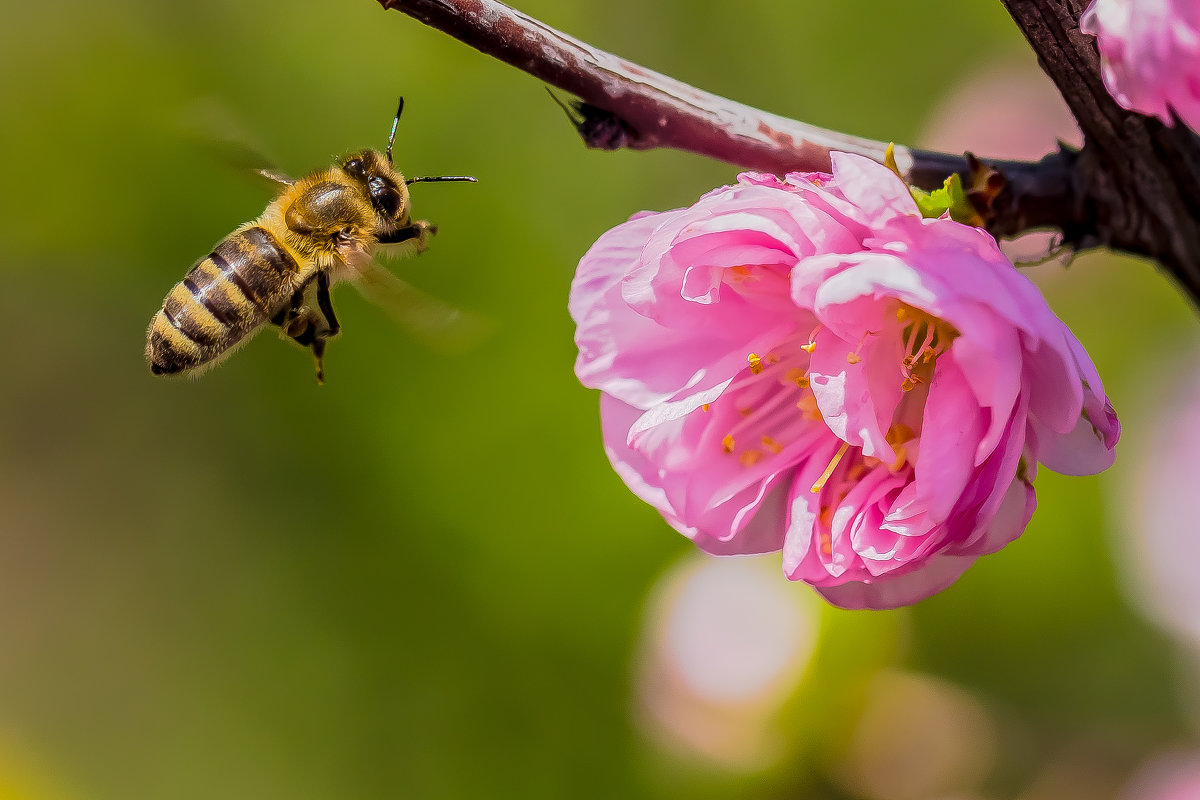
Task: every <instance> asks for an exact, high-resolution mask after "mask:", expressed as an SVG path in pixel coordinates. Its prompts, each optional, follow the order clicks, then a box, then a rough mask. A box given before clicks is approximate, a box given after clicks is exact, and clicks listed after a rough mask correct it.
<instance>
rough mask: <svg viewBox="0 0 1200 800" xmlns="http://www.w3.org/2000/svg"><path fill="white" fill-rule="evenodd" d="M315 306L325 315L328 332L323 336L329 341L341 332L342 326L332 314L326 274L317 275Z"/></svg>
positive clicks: (319, 273)
mask: <svg viewBox="0 0 1200 800" xmlns="http://www.w3.org/2000/svg"><path fill="white" fill-rule="evenodd" d="M317 306H318V307H319V308H320V309H321V313H322V314H324V315H325V322H326V323H327V324H328V325H329V331H328V332H327V333H326V334H325V336H326V338H330V339H331V338H333V337H334V336H337V335H338V333H339V332H340V331H341V330H342V326H341V324H340V323H339V322H338V318H337V314H334V313H333V298H332V297H330V296H329V273H328V272H318V273H317Z"/></svg>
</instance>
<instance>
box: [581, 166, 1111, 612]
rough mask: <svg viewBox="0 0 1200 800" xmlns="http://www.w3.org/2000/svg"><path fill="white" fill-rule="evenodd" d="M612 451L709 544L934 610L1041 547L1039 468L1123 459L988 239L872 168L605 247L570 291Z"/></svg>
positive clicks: (1076, 354) (771, 181) (768, 188)
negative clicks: (958, 587) (995, 563)
mask: <svg viewBox="0 0 1200 800" xmlns="http://www.w3.org/2000/svg"><path fill="white" fill-rule="evenodd" d="M570 309H571V314H572V316H573V317H574V319H575V321H576V323H577V325H578V329H577V332H576V337H575V339H576V343H577V344H578V345H579V350H580V353H579V359H578V361H577V363H576V373H577V374H578V376H579V378H580V380H581V381H582V382H583V383H584V384H585V385H587V386H591V387H594V388H598V389H600V390H601V391H602V392H603V396H602V397H601V419H602V425H603V431H604V441H605V446H606V450H607V452H608V455H609V458H610V460H611V461H612V463H613V466H614V467H615V468H616V470H617V472H618V473H619V474H620V476H621V477H622V478H623V479H624V480H625V482H626V483H627V484H628V485H629V487H630V488H631V489H632V490H633V491H634V493H636V494H637V495H638V496H639V497H641V498H642V499H643V500H645V501H647V502H649V503H650V504H652V505H653V506H654V507H655V508H657V509H658V510H659V512H660V513H662V515H663V516H664V517H665V518H666V519H667V521H668V522H669V523H670V524H671V525H672V526H674V527H675V528H676V529H677V530H679V531H680V532H682V533H683V534H685V535H687V536H688V537H690V538H691V539H692V540H693V541H694V542H695V543H696V544H697V545H698V546H699V547H701V548H702V549H704V550H706V551H708V552H710V553H715V554H719V555H728V554H736V553H762V552H768V551H773V550H782V551H783V566H784V571H785V573H786V574H787V577H788V578H790V579H792V580H802V581H805V582H807V583H809V584H812V585H813V586H815V587H816V588H817V589H818V590H819V591H820V592H821V593H822V594H823V595H825V597H826V598H828V599H829V600H831V601H832V602H834V603H836V604H838V605H843V606H848V607H855V608H864V607H867V608H886V607H894V606H898V605H904V604H908V603H913V602H916V601H917V600H920V599H922V598H924V597H927V596H928V595H930V594H933V593H935V592H937V591H940V590H941V589H944V588H945V587H946V586H948V585H950V584H951V583H952V582H953V581H954V580H956V579H957V578H958V576H959V575H960V574H962V572H963V570H965V569H966V568H967V567H968V566H969V565H970V564H971V563H972V562H973V561H974V560H975V559H976V558H977V557H979V556H980V555H983V554H985V553H991V552H994V551H996V550H999V549H1000V548H1001V547H1003V546H1004V545H1005V544H1007V543H1008V542H1010V541H1012V540H1013V539H1015V538H1016V537H1017V536H1019V535H1020V534H1021V532H1022V530H1023V529H1024V527H1025V525H1026V523H1027V522H1028V521H1029V517H1030V515H1031V514H1032V512H1033V507H1034V492H1033V487H1032V481H1033V479H1034V475H1035V470H1036V463H1037V462H1038V461H1041V462H1042V463H1043V464H1045V465H1046V466H1048V467H1050V468H1051V469H1054V470H1057V471H1059V472H1066V473H1070V474H1082V473H1090V472H1096V471H1099V470H1102V469H1104V468H1106V467H1107V466H1108V465H1109V464H1111V463H1112V460H1113V448H1114V446H1115V444H1116V440H1117V435H1118V425H1117V421H1116V417H1115V415H1114V414H1113V411H1112V408H1111V406H1109V404H1108V402H1107V400H1106V399H1105V396H1104V391H1103V387H1102V386H1101V383H1100V379H1099V377H1098V376H1097V374H1096V371H1095V368H1094V367H1093V366H1092V363H1091V361H1090V360H1089V359H1088V357H1087V354H1086V353H1085V352H1084V350H1083V347H1082V346H1081V345H1080V344H1079V342H1078V341H1076V340H1075V338H1074V337H1073V336H1072V335H1071V333H1070V332H1069V331H1068V330H1067V328H1066V326H1065V325H1064V324H1063V323H1062V322H1061V321H1060V320H1059V319H1058V318H1057V317H1055V316H1054V315H1053V313H1052V312H1051V311H1050V310H1049V308H1048V307H1047V306H1046V304H1045V301H1044V300H1043V299H1042V297H1041V295H1040V294H1039V293H1038V291H1037V289H1036V288H1035V287H1034V286H1033V285H1032V284H1031V283H1029V281H1028V280H1026V279H1025V278H1024V277H1023V276H1022V275H1021V274H1020V273H1018V272H1017V271H1016V269H1014V268H1013V266H1012V264H1011V263H1010V262H1009V261H1008V260H1007V259H1005V258H1004V256H1003V255H1002V254H1001V253H1000V251H999V250H998V249H997V246H996V242H995V240H994V239H992V238H991V237H990V236H989V235H988V234H986V233H985V232H983V231H981V230H978V229H975V228H971V227H968V226H965V225H960V224H959V223H956V222H953V221H951V220H949V219H932V220H926V219H922V218H921V217H920V215H919V213H918V211H917V207H916V204H915V203H914V201H913V199H912V197H911V195H910V194H909V191H908V188H907V187H906V186H905V185H904V183H903V182H902V181H900V179H899V178H897V177H896V176H895V175H894V174H893V173H892V172H890V171H889V170H887V169H886V168H884V167H882V166H880V165H878V164H875V163H874V162H872V161H869V160H867V159H865V158H861V157H858V156H852V155H846V154H834V157H833V174H832V175H828V174H823V173H815V174H798V173H796V174H791V175H788V176H787V177H786V179H782V180H781V179H779V178H776V177H774V176H769V175H757V174H744V175H742V176H741V177H740V178H739V182H738V184H737V185H736V186H726V187H721V188H719V189H716V190H714V191H712V192H710V193H708V194H707V195H705V196H704V197H702V198H701V199H700V200H699V201H698V202H697V203H696V204H695V205H693V206H692V207H690V208H686V209H680V210H676V211H668V212H664V213H659V214H654V213H645V214H641V215H638V216H635V217H634V218H633V219H631V220H630V221H629V222H626V223H625V224H623V225H620V226H618V227H616V228H614V229H613V230H611V231H609V232H608V233H606V234H604V235H603V236H601V237H600V239H599V241H597V242H596V244H595V245H594V246H593V247H592V249H591V250H590V251H589V252H588V253H587V254H586V255H585V256H584V257H583V259H582V260H581V261H580V264H579V269H578V272H577V273H576V276H575V281H574V284H573V285H572V288H571V302H570Z"/></svg>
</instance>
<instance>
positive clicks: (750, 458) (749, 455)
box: [738, 450, 763, 467]
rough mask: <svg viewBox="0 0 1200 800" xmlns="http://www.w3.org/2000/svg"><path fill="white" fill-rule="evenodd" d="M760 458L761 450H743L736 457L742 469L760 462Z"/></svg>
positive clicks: (761, 455)
mask: <svg viewBox="0 0 1200 800" xmlns="http://www.w3.org/2000/svg"><path fill="white" fill-rule="evenodd" d="M762 457H763V451H762V450H745V451H743V452H742V454H741V455H740V456H738V461H740V462H741V463H742V466H743V467H753V466H754V465H755V464H757V463H758V462H759V461H761V460H762Z"/></svg>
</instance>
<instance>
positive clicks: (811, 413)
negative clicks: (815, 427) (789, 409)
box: [796, 392, 821, 420]
mask: <svg viewBox="0 0 1200 800" xmlns="http://www.w3.org/2000/svg"><path fill="white" fill-rule="evenodd" d="M796 408H798V409H800V410H801V411H803V412H804V418H805V419H812V420H817V419H820V418H821V409H819V408H817V398H816V397H814V396H813V393H812V392H805V393H804V394H803V395H801V397H800V400H799V401H798V402H797V403H796Z"/></svg>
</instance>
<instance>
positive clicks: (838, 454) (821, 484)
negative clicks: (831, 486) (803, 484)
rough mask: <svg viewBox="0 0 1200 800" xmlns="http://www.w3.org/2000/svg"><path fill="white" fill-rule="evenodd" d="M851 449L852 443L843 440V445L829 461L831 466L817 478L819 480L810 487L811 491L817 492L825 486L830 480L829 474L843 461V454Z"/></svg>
mask: <svg viewBox="0 0 1200 800" xmlns="http://www.w3.org/2000/svg"><path fill="white" fill-rule="evenodd" d="M849 449H850V443H849V442H842V446H841V447H839V448H838V451H837V452H836V453H834V454H833V459H832V460H831V461H830V462H829V466H828V467H826V468H825V471H824V472H823V473H821V477H819V478H817V482H816V483H814V484H813V485H812V488H811V489H809V491H810V492H812V493H813V494H816V493H817V492H819V491H821V490H822V489H824V488H825V482H826V481H827V480H829V476H830V475H832V474H833V471H834V470H835V469H837V465H838V463H839V462H841V460H842V456H844V455H846V451H847V450H849Z"/></svg>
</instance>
